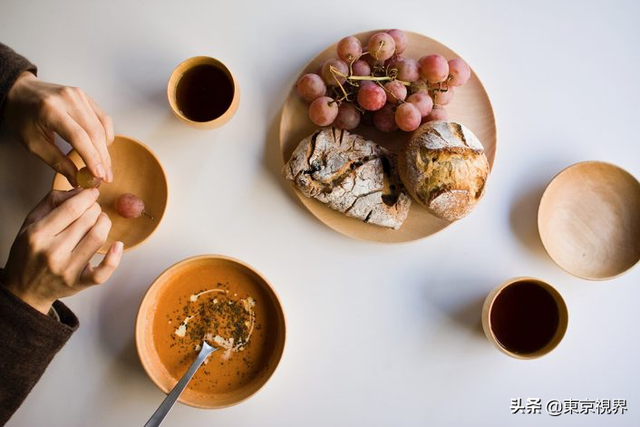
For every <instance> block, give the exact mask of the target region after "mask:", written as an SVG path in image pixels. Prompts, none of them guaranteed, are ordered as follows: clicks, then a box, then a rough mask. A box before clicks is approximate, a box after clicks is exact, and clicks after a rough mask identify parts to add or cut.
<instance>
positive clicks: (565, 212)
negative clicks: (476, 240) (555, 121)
mask: <svg viewBox="0 0 640 427" xmlns="http://www.w3.org/2000/svg"><path fill="white" fill-rule="evenodd" d="M538 232H539V233H540V240H542V244H543V245H544V248H545V249H546V250H547V252H548V253H549V256H550V257H551V259H553V260H554V261H555V263H556V264H558V265H559V266H560V267H561V268H562V269H564V270H565V271H567V272H568V273H571V274H573V275H574V276H577V277H580V278H582V279H588V280H608V279H612V278H614V277H616V276H619V275H621V274H624V273H625V272H627V271H629V270H630V269H631V268H632V267H633V266H635V265H636V264H638V262H640V183H639V182H638V180H637V179H635V178H634V177H633V175H631V174H630V173H628V172H627V171H625V170H624V169H622V168H620V167H618V166H615V165H612V164H609V163H605V162H596V161H590V162H582V163H577V164H575V165H572V166H570V167H568V168H567V169H565V170H563V171H562V172H560V173H559V174H558V175H557V176H556V177H555V178H553V180H552V181H551V183H550V184H549V185H548V186H547V188H546V189H545V191H544V194H543V195H542V199H541V200H540V206H539V207H538Z"/></svg>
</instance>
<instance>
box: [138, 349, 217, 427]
mask: <svg viewBox="0 0 640 427" xmlns="http://www.w3.org/2000/svg"><path fill="white" fill-rule="evenodd" d="M217 349H218V348H217V347H212V346H210V345H209V344H207V343H206V342H203V343H202V349H200V353H198V356H197V357H196V360H194V361H193V363H192V364H191V366H189V369H188V370H187V372H185V374H184V375H183V376H182V378H180V381H178V384H176V386H175V387H174V388H173V390H171V393H169V394H168V395H167V397H166V398H165V399H164V401H163V402H162V403H161V404H160V406H158V409H156V412H154V413H153V415H152V416H151V418H149V421H147V423H146V424H145V425H144V427H157V426H159V425H160V424H162V421H163V420H164V417H166V416H167V414H168V413H169V411H170V410H171V408H172V407H173V405H174V404H175V403H176V400H178V397H180V395H181V394H182V391H183V390H184V388H185V387H186V386H187V384H188V383H189V381H190V380H191V378H192V377H193V375H194V374H195V373H196V371H197V370H198V368H199V367H200V365H202V362H204V359H206V358H207V356H208V355H210V354H211V353H213V352H214V351H216V350H217Z"/></svg>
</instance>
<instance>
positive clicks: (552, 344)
mask: <svg viewBox="0 0 640 427" xmlns="http://www.w3.org/2000/svg"><path fill="white" fill-rule="evenodd" d="M520 282H535V283H536V284H538V285H540V286H541V287H543V288H544V289H546V290H547V291H548V292H549V294H550V295H551V296H552V297H553V299H554V300H555V301H556V304H558V314H559V322H558V329H557V331H556V333H555V335H554V336H553V338H552V339H551V341H549V343H548V344H547V345H545V346H544V347H543V348H541V349H539V350H537V351H535V352H532V353H515V352H513V351H509V350H508V349H506V348H504V347H503V346H502V345H501V344H500V342H499V341H498V338H497V337H496V336H495V334H494V333H493V328H492V327H491V309H492V308H493V303H494V301H495V300H496V298H497V297H498V295H500V292H502V291H503V290H504V289H505V288H507V287H508V286H511V285H513V284H515V283H520ZM568 326H569V311H568V310H567V304H566V303H565V302H564V298H562V295H560V293H559V292H558V291H557V290H556V289H555V288H554V287H553V286H551V285H550V284H548V283H547V282H544V281H542V280H540V279H536V278H534V277H514V278H512V279H509V280H507V281H506V282H504V283H503V284H501V285H500V286H498V287H497V288H495V289H494V290H492V291H491V292H490V293H489V295H487V298H485V300H484V304H483V306H482V329H483V330H484V334H485V335H486V336H487V339H488V340H489V341H490V342H491V343H492V344H493V345H494V346H495V347H496V348H498V350H500V351H501V352H503V353H504V354H506V355H508V356H511V357H514V358H516V359H521V360H530V359H537V358H538V357H541V356H544V355H545V354H548V353H550V352H551V351H552V350H553V349H555V348H556V347H557V346H558V344H560V341H562V338H564V335H565V333H566V332H567V327H568Z"/></svg>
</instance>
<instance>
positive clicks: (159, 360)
mask: <svg viewBox="0 0 640 427" xmlns="http://www.w3.org/2000/svg"><path fill="white" fill-rule="evenodd" d="M225 283H228V284H230V285H229V286H230V287H233V286H236V289H235V290H232V291H231V293H230V294H229V295H234V296H236V297H237V298H243V297H242V296H241V293H246V294H248V295H250V296H251V297H252V298H253V299H254V301H255V308H254V310H255V319H256V320H255V330H254V334H259V336H258V335H251V338H250V339H249V340H248V345H247V348H246V349H245V351H240V352H237V353H233V354H231V356H230V359H227V360H228V361H230V363H231V365H224V364H223V363H221V362H223V361H224V359H221V358H224V350H218V351H216V352H215V353H213V354H212V355H211V356H209V360H208V364H207V365H203V366H202V367H201V368H200V369H199V370H198V372H196V374H195V376H194V377H193V379H192V380H191V381H190V382H189V385H188V386H187V388H186V389H185V391H184V392H183V393H182V395H181V396H180V399H179V401H180V402H182V403H184V404H186V405H189V406H194V407H197V408H206V409H217V408H224V407H227V406H231V405H235V404H237V403H240V402H242V401H243V400H245V399H247V398H249V397H250V396H252V395H253V394H254V393H256V392H257V391H258V390H259V389H260V388H262V386H263V385H264V384H265V383H266V382H267V381H268V380H269V378H270V377H271V375H272V374H273V372H274V371H275V369H276V367H277V366H278V363H279V362H280V358H281V356H282V352H283V350H284V343H285V336H286V327H285V318H284V313H283V311H282V307H281V305H280V301H279V300H278V297H277V295H276V294H275V292H274V290H273V288H272V287H271V286H270V285H269V282H267V280H266V279H265V278H264V277H263V276H262V275H260V274H259V273H258V272H256V271H255V270H254V269H253V268H252V267H250V266H249V265H247V264H245V263H243V262H242V261H239V260H237V259H233V258H229V257H225V256H220V255H201V256H196V257H192V258H187V259H185V260H183V261H180V262H178V263H177V264H175V265H173V266H172V267H169V269H167V270H165V271H164V272H163V273H162V274H160V276H159V277H158V278H157V279H156V280H155V281H154V282H153V284H152V285H151V287H149V290H148V291H147V293H146V294H145V296H144V298H143V300H142V303H141V304H140V309H139V311H138V317H137V320H136V347H137V350H138V356H139V357H140V361H141V362H142V366H143V367H144V370H145V371H146V372H147V375H149V378H151V380H152V381H153V382H154V383H155V384H156V386H158V388H160V390H162V391H163V392H164V393H168V392H170V391H171V389H172V388H173V387H174V386H175V384H176V383H177V381H178V380H179V379H180V377H181V376H182V374H183V373H184V372H185V371H186V370H187V368H188V365H190V364H191V362H192V361H193V360H194V359H195V357H196V354H197V350H195V349H194V348H192V347H190V344H186V347H185V343H184V342H182V341H181V339H183V338H184V337H185V336H186V337H190V336H191V335H190V334H191V329H189V328H190V327H191V328H195V329H193V333H195V334H197V333H198V332H199V333H203V331H202V330H201V329H199V327H198V326H193V323H194V322H197V321H198V319H197V318H196V320H193V318H190V320H191V322H190V323H191V324H190V325H187V324H185V331H186V332H185V333H183V334H182V337H183V338H180V337H178V336H176V335H177V334H176V332H175V328H176V327H177V326H178V325H179V322H175V318H172V316H173V315H174V314H175V313H177V314H175V316H177V318H180V319H182V318H183V317H185V316H186V315H187V311H184V310H183V309H184V307H189V305H188V304H191V303H192V302H193V301H197V299H198V298H195V300H194V296H195V295H194V294H193V291H194V289H195V290H196V291H195V292H197V293H202V294H204V293H206V292H203V291H204V290H208V289H211V288H219V287H221V286H224V285H223V284H225ZM210 292H211V291H210ZM235 292H237V294H235ZM209 295H210V298H211V295H214V294H209ZM216 295H219V294H216ZM187 301H188V302H187ZM210 301H211V300H210ZM211 302H212V303H214V304H217V303H219V301H218V300H217V299H214V300H212V301H211ZM185 303H186V304H187V305H186V306H185ZM222 304H224V302H222ZM195 310H196V311H195V312H194V313H200V316H202V315H203V314H202V313H204V311H198V308H196V309H195ZM196 316H197V314H196ZM172 320H173V322H172ZM218 320H219V319H218V318H217V317H215V315H214V316H212V317H211V321H212V322H216V323H217V322H218ZM201 326H202V325H201ZM198 339H199V336H198ZM252 340H253V341H252ZM213 345H215V346H217V344H213ZM252 345H253V347H251V346H252ZM185 349H186V350H185ZM236 357H237V358H238V359H234V358H236ZM246 360H249V362H246ZM234 361H235V363H236V365H235V366H236V367H237V366H238V364H239V366H240V368H239V369H243V367H245V366H247V367H248V366H250V367H251V368H250V369H249V368H247V371H246V372H237V371H236V367H234V366H233V365H232V363H234ZM243 363H250V364H248V365H244V364H243ZM207 367H210V369H211V371H209V372H207V369H208V368H207ZM236 374H242V377H241V379H239V377H236V379H235V380H234V382H233V383H231V382H229V383H228V384H227V381H230V380H226V379H225V378H229V377H228V376H229V375H236ZM216 375H217V378H214V377H216ZM223 379H225V380H224V381H223ZM214 380H215V382H214V383H212V382H211V381H214ZM219 380H220V381H219Z"/></svg>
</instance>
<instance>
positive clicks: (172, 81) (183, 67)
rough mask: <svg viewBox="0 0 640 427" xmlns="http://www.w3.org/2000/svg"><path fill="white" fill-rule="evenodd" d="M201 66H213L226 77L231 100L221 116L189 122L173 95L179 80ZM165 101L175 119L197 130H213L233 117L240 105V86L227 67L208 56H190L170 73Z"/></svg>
mask: <svg viewBox="0 0 640 427" xmlns="http://www.w3.org/2000/svg"><path fill="white" fill-rule="evenodd" d="M203 64H209V65H213V66H214V67H216V68H218V69H219V70H221V71H223V72H224V73H225V74H226V75H227V77H228V78H229V80H230V81H231V84H232V85H233V98H232V99H231V104H229V107H228V108H227V110H226V111H225V112H224V113H223V114H222V115H220V116H218V117H216V118H215V119H212V120H208V121H206V122H199V121H195V120H191V119H189V118H188V117H187V116H185V115H184V114H182V112H181V111H180V108H179V107H178V103H177V101H176V96H175V95H176V88H177V87H178V82H180V79H181V78H182V76H183V75H184V73H185V72H186V71H187V70H190V69H191V68H193V67H195V66H197V65H203ZM167 100H168V101H169V106H170V107H171V111H173V114H175V115H176V117H178V118H179V119H180V120H181V121H183V122H185V123H187V124H188V125H190V126H193V127H195V128H198V129H214V128H218V127H220V126H222V125H224V124H226V123H227V122H228V121H229V120H231V118H232V117H233V116H234V115H235V113H236V111H237V110H238V105H239V103H240V86H239V85H238V82H237V80H236V78H235V77H234V75H233V73H232V72H231V70H230V69H229V67H227V66H226V65H225V64H224V63H223V62H222V61H220V60H218V59H216V58H212V57H210V56H204V55H199V56H192V57H191V58H187V59H185V60H184V61H182V62H181V63H179V64H178V65H177V66H176V68H175V69H174V70H173V72H172V73H171V76H170V77H169V81H168V82H167Z"/></svg>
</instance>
